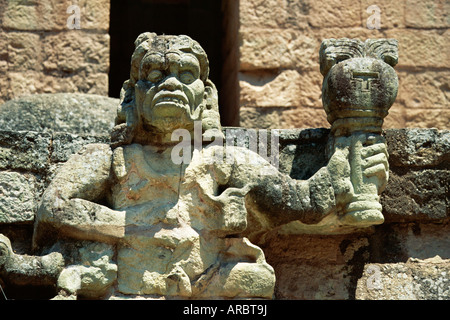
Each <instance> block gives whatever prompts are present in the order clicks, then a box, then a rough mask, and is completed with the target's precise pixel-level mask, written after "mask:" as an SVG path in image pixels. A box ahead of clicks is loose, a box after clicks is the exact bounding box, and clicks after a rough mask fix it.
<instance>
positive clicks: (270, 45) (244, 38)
mask: <svg viewBox="0 0 450 320" xmlns="http://www.w3.org/2000/svg"><path fill="white" fill-rule="evenodd" d="M240 40H241V43H242V45H241V47H240V54H241V59H240V68H241V70H255V69H278V68H285V69H297V68H301V69H307V68H312V67H314V66H317V62H316V61H317V52H318V49H319V46H320V44H319V43H318V41H317V39H315V38H313V37H310V36H308V35H305V33H304V32H301V31H299V30H295V29H244V28H241V30H240Z"/></svg>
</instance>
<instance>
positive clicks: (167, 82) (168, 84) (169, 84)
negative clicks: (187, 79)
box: [159, 75, 182, 91]
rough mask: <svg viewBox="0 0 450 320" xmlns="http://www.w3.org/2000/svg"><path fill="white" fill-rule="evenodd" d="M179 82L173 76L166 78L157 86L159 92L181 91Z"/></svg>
mask: <svg viewBox="0 0 450 320" xmlns="http://www.w3.org/2000/svg"><path fill="white" fill-rule="evenodd" d="M181 88H182V86H181V82H180V81H179V80H178V79H177V77H176V76H175V75H169V76H167V77H166V78H165V79H164V81H163V82H161V84H160V85H159V89H160V90H170V91H175V90H177V89H180V90H181Z"/></svg>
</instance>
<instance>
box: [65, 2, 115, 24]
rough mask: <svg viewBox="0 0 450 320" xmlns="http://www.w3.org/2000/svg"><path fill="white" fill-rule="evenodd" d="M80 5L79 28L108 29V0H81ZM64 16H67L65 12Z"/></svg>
mask: <svg viewBox="0 0 450 320" xmlns="http://www.w3.org/2000/svg"><path fill="white" fill-rule="evenodd" d="M78 6H79V7H80V18H81V19H80V24H81V29H83V30H86V29H90V30H103V31H107V30H109V13H110V6H111V4H110V1H109V0H81V1H79V2H78ZM66 16H69V14H67V15H66Z"/></svg>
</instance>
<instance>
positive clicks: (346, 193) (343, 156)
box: [327, 137, 354, 208]
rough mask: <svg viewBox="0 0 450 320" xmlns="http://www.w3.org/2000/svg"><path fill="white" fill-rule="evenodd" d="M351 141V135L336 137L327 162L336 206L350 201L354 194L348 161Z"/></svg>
mask: <svg viewBox="0 0 450 320" xmlns="http://www.w3.org/2000/svg"><path fill="white" fill-rule="evenodd" d="M351 143H352V138H351V137H338V138H336V139H335V140H334V152H333V155H332V156H331V158H330V160H329V161H328V164H327V169H328V171H329V172H330V177H331V181H332V184H333V189H334V193H335V197H336V205H337V207H338V208H339V207H340V206H342V205H346V204H347V203H348V202H350V201H351V199H352V198H353V194H354V189H353V184H352V181H351V167H350V161H349V157H350V146H351Z"/></svg>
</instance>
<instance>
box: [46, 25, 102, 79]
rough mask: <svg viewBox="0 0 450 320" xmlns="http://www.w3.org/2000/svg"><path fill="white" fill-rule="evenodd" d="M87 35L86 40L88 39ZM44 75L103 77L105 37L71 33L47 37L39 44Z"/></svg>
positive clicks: (83, 32) (86, 33)
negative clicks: (73, 74)
mask: <svg viewBox="0 0 450 320" xmlns="http://www.w3.org/2000/svg"><path fill="white" fill-rule="evenodd" d="M88 35H89V36H88ZM42 47H43V49H44V50H43V55H44V62H43V66H44V69H45V70H46V71H47V72H55V71H57V72H63V73H68V74H70V73H77V72H80V71H81V70H86V71H89V72H90V73H101V72H104V73H107V72H108V70H109V35H108V34H107V33H99V34H91V33H88V32H85V31H83V30H71V31H67V32H61V33H56V34H48V35H46V36H45V37H44V38H43V41H42Z"/></svg>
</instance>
